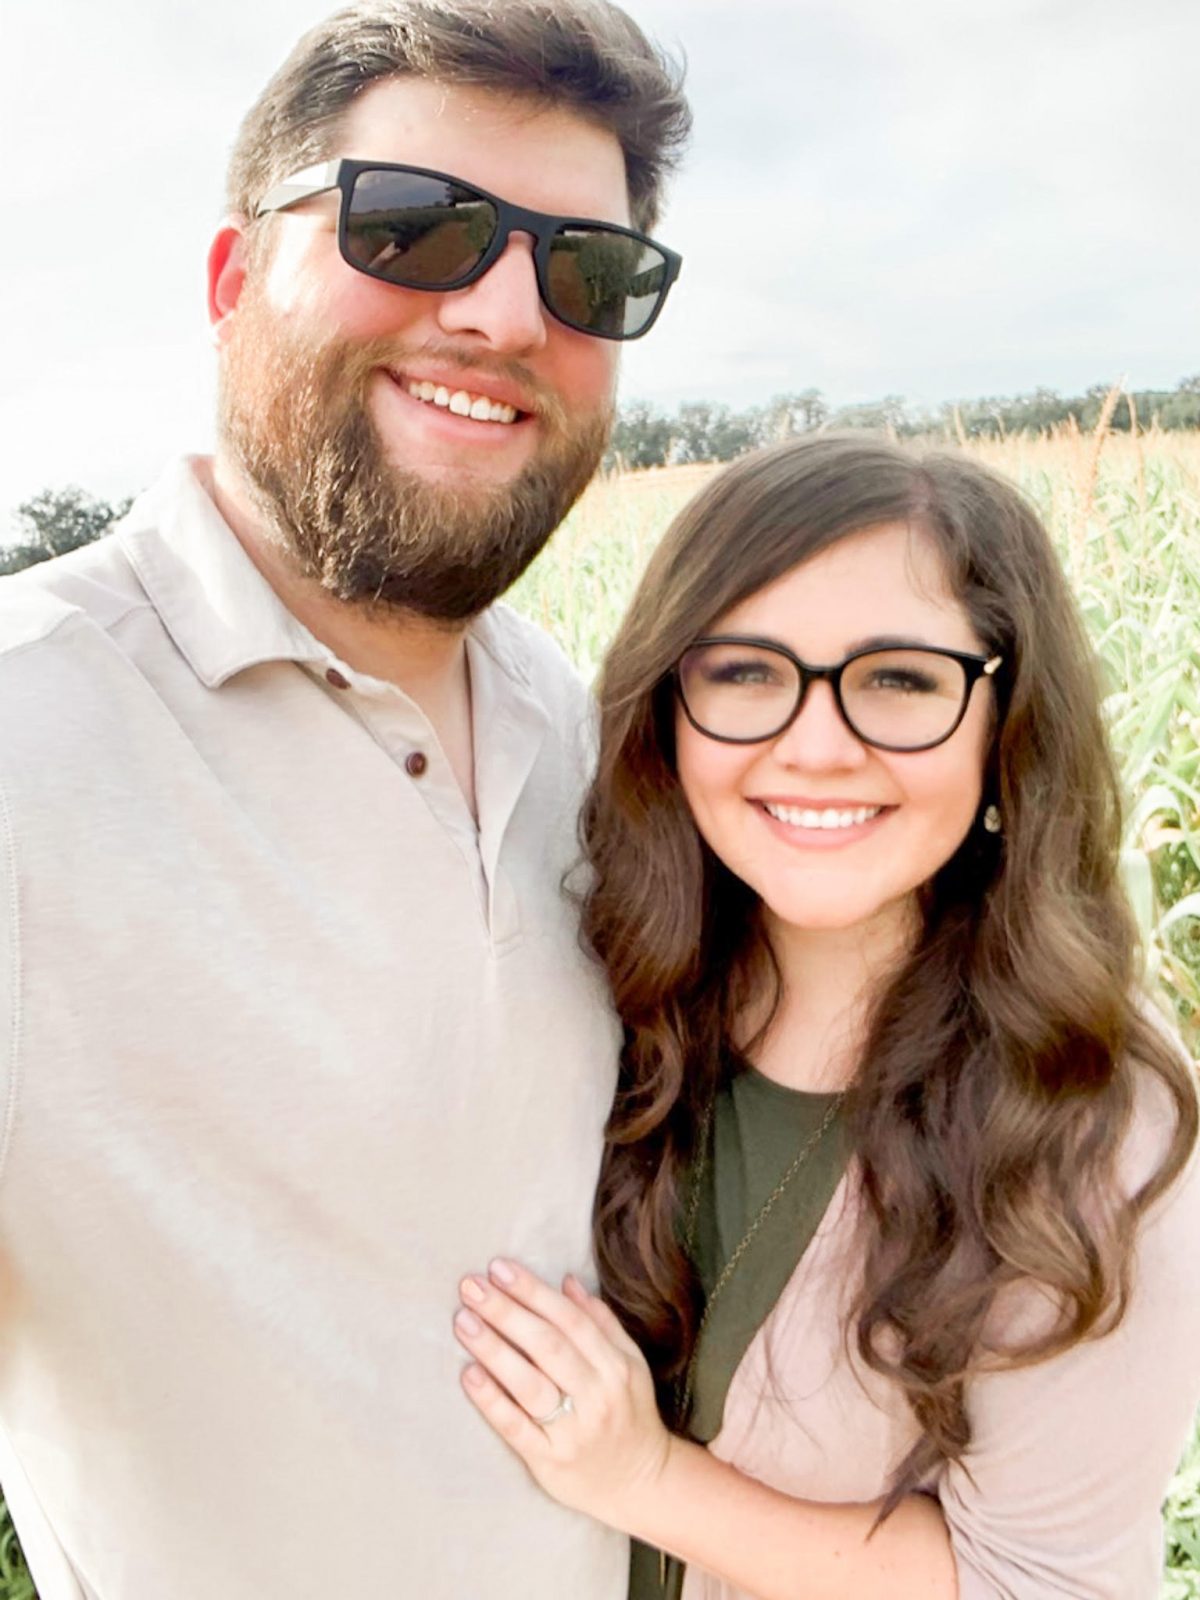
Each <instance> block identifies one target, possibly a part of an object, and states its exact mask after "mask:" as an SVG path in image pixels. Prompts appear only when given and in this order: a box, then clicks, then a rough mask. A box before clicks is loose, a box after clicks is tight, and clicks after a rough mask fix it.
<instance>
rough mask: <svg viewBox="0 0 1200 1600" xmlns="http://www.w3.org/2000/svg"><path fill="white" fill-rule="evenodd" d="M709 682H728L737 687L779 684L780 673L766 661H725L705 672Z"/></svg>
mask: <svg viewBox="0 0 1200 1600" xmlns="http://www.w3.org/2000/svg"><path fill="white" fill-rule="evenodd" d="M705 676H706V677H707V678H708V681H709V683H717V684H721V683H727V684H732V685H734V686H735V687H745V686H747V685H758V684H777V683H778V682H779V681H780V680H779V673H778V672H777V671H776V670H775V668H774V667H772V666H770V665H769V664H768V663H767V662H765V661H725V662H722V664H721V665H720V666H714V667H710V668H709V669H708V672H707V673H706V674H705Z"/></svg>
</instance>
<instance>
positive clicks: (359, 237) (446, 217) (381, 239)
mask: <svg viewBox="0 0 1200 1600" xmlns="http://www.w3.org/2000/svg"><path fill="white" fill-rule="evenodd" d="M495 233H496V208H495V206H493V205H492V203H491V201H490V200H485V199H483V198H482V197H481V196H480V195H478V194H476V193H475V191H474V190H473V189H469V188H467V187H465V186H464V185H463V184H459V183H450V182H447V181H446V180H445V179H444V178H431V177H426V176H425V175H424V174H422V173H419V172H389V171H383V170H368V171H366V172H360V173H359V174H358V176H357V177H356V178H355V180H354V189H353V191H352V193H351V195H350V205H349V209H348V211H347V215H346V224H345V246H344V248H345V250H346V254H347V256H348V257H349V259H350V261H351V262H352V264H353V265H354V266H356V267H360V268H362V269H363V270H364V271H365V272H370V273H373V274H375V276H377V277H380V278H387V279H388V280H389V281H390V282H392V283H398V284H402V285H404V286H406V287H408V288H412V289H448V288H452V287H453V286H454V285H455V284H457V283H460V282H461V281H462V280H463V278H465V277H466V276H467V275H468V274H469V273H470V272H471V271H472V269H473V268H475V267H477V266H478V265H479V262H480V260H481V259H482V257H483V254H484V252H485V251H486V249H487V247H488V245H489V244H491V242H492V239H493V238H494V237H495Z"/></svg>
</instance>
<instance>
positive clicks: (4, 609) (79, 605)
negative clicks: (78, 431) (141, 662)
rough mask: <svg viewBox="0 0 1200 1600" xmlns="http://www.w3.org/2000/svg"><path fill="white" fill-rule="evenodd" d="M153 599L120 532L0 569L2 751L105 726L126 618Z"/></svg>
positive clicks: (12, 757)
mask: <svg viewBox="0 0 1200 1600" xmlns="http://www.w3.org/2000/svg"><path fill="white" fill-rule="evenodd" d="M147 605H148V602H147V600H146V596H145V594H144V593H143V592H142V590H141V588H140V586H139V585H138V583H137V580H136V578H135V577H134V576H133V573H132V571H131V569H130V567H129V564H128V562H127V561H126V560H125V558H124V556H123V555H122V553H121V550H120V547H119V543H118V541H117V539H116V538H115V537H114V536H113V535H106V536H105V537H104V538H103V539H101V540H98V541H97V542H96V543H95V544H93V545H88V546H85V547H83V548H82V549H80V550H76V551H72V552H71V554H70V555H66V556H60V557H57V558H56V559H54V560H52V561H45V562H41V563H39V564H38V565H37V566H34V567H29V568H26V569H25V570H24V571H23V572H19V573H14V574H12V575H11V576H9V577H5V578H0V760H2V762H3V765H4V768H5V770H7V771H9V772H12V771H13V770H14V768H15V767H16V766H17V765H18V764H19V763H20V761H21V758H22V754H23V753H24V754H32V753H35V752H43V753H44V752H45V751H46V749H47V747H51V748H53V747H54V746H55V745H56V744H57V743H58V741H59V740H60V739H61V738H62V737H64V730H65V729H66V728H67V727H70V728H71V729H73V730H74V734H73V737H75V738H76V739H77V740H80V739H82V742H83V744H86V745H89V746H90V744H91V743H92V742H93V737H94V738H97V739H98V738H101V737H102V736H103V728H104V724H105V722H106V720H107V718H108V717H109V716H110V715H111V712H110V711H109V709H108V707H109V704H110V702H111V700H112V696H111V693H110V690H111V687H112V683H113V681H114V676H115V677H116V678H119V679H121V680H124V679H125V678H126V677H127V675H128V672H129V661H128V659H127V658H126V654H125V652H124V650H123V649H122V646H121V642H120V641H121V624H122V622H123V621H124V619H126V618H128V617H129V616H130V615H131V614H133V613H136V612H139V611H143V610H145V609H146V607H147Z"/></svg>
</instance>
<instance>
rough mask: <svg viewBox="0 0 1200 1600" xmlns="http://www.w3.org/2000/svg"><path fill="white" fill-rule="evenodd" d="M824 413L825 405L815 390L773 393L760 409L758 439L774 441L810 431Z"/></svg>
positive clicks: (816, 426) (823, 419)
mask: <svg viewBox="0 0 1200 1600" xmlns="http://www.w3.org/2000/svg"><path fill="white" fill-rule="evenodd" d="M828 415H829V407H828V406H827V405H826V404H825V399H824V396H823V395H822V394H821V391H820V390H819V389H801V390H800V391H799V393H797V394H777V395H774V396H773V397H772V398H771V399H770V400H768V401H767V403H766V405H765V406H764V407H763V408H762V411H761V412H760V424H759V435H760V439H761V442H762V443H763V444H774V443H775V441H776V440H779V439H792V438H794V437H795V436H796V434H798V433H811V432H812V431H813V429H814V428H819V427H820V426H821V424H822V423H823V422H824V421H825V419H826V418H827V417H828Z"/></svg>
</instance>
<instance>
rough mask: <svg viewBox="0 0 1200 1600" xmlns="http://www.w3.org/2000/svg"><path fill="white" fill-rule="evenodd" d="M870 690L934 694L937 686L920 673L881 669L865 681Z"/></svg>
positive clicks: (903, 669) (902, 669) (905, 669)
mask: <svg viewBox="0 0 1200 1600" xmlns="http://www.w3.org/2000/svg"><path fill="white" fill-rule="evenodd" d="M867 687H868V688H870V689H890V690H891V691H892V692H893V693H899V694H936V693H937V689H938V685H937V684H936V683H935V682H934V680H933V679H932V678H930V677H927V676H926V675H925V674H924V673H922V672H913V671H912V670H911V669H908V668H897V667H888V668H884V667H881V668H879V669H878V671H876V672H873V673H872V674H871V676H870V678H869V679H868V680H867Z"/></svg>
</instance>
